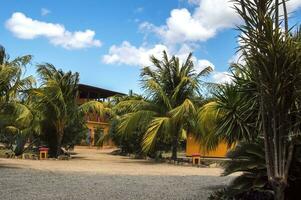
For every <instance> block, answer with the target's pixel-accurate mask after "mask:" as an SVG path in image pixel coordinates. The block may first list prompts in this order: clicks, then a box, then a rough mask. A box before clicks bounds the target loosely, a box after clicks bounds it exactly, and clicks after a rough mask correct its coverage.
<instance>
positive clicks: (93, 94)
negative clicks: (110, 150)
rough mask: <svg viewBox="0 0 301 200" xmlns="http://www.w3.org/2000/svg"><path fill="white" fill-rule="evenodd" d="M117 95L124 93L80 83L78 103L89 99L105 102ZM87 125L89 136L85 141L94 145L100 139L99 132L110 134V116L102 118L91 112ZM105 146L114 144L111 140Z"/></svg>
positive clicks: (87, 117)
mask: <svg viewBox="0 0 301 200" xmlns="http://www.w3.org/2000/svg"><path fill="white" fill-rule="evenodd" d="M115 95H124V94H122V93H119V92H115V91H111V90H106V89H103V88H98V87H94V86H90V85H84V84H79V85H78V97H77V103H78V104H79V105H81V104H83V103H86V102H88V101H92V100H93V101H101V102H105V101H108V100H109V99H110V97H112V96H115ZM86 125H87V127H88V134H87V138H86V140H85V141H83V143H85V144H87V145H90V146H94V145H95V143H96V142H97V140H98V135H97V133H101V134H108V133H109V129H110V126H109V123H108V118H100V117H99V116H98V115H96V114H93V113H90V114H88V115H86ZM104 146H105V147H109V146H113V143H112V142H111V141H109V142H107V143H106V144H104Z"/></svg>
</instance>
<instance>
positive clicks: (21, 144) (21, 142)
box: [14, 136, 27, 156]
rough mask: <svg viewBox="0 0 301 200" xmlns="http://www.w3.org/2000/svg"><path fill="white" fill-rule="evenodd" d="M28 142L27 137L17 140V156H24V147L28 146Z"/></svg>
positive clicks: (20, 137) (19, 137)
mask: <svg viewBox="0 0 301 200" xmlns="http://www.w3.org/2000/svg"><path fill="white" fill-rule="evenodd" d="M26 141H27V137H24V136H18V138H17V146H16V149H15V151H14V153H15V155H16V156H19V155H21V154H23V152H24V146H25V144H26Z"/></svg>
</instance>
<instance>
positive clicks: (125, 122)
mask: <svg viewBox="0 0 301 200" xmlns="http://www.w3.org/2000/svg"><path fill="white" fill-rule="evenodd" d="M150 59H151V61H152V64H153V65H152V66H148V67H144V68H143V69H142V71H141V84H142V88H143V89H144V91H145V95H146V96H145V97H144V98H143V99H140V100H128V101H122V102H120V103H119V104H117V109H127V112H128V113H127V114H125V115H123V116H122V118H121V122H120V125H119V132H120V133H121V134H125V135H126V134H131V133H132V132H133V131H134V130H136V129H137V128H140V129H141V130H142V131H143V132H144V137H143V142H142V147H143V150H144V151H146V152H147V151H150V150H151V149H153V148H154V147H155V146H156V143H157V142H158V141H160V140H161V141H162V140H168V141H171V146H172V159H177V151H178V145H179V140H180V139H181V138H183V136H185V135H186V133H187V132H189V133H195V132H194V130H193V128H194V125H195V124H194V122H195V121H194V119H195V114H196V106H197V105H199V104H200V103H201V102H202V96H201V94H200V92H199V91H200V89H201V80H200V79H201V78H202V77H204V76H206V75H208V73H210V72H211V71H212V69H211V67H206V68H205V69H203V70H202V71H201V72H196V71H195V69H194V65H193V61H192V54H189V56H188V57H187V59H186V60H185V61H184V62H183V63H182V64H181V62H180V60H179V58H177V57H175V56H173V57H172V58H168V55H167V53H166V52H165V51H164V52H163V58H162V60H159V59H157V58H156V57H154V56H151V58H150Z"/></svg>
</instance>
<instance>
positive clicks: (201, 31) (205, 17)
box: [140, 0, 239, 44]
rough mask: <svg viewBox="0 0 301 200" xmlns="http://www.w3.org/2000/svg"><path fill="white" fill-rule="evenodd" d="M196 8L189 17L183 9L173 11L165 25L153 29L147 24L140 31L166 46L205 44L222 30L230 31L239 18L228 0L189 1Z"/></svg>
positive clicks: (187, 12) (187, 11) (188, 13)
mask: <svg viewBox="0 0 301 200" xmlns="http://www.w3.org/2000/svg"><path fill="white" fill-rule="evenodd" d="M191 2H193V3H194V4H196V3H197V4H198V6H197V8H195V9H194V11H193V12H192V13H191V12H189V10H187V9H186V8H183V9H173V10H172V11H171V13H170V17H169V18H168V19H167V20H166V24H165V25H162V26H155V25H153V24H151V23H149V22H144V23H142V24H141V26H140V29H142V30H147V31H152V32H155V33H156V34H157V35H159V36H160V38H162V39H163V41H164V42H165V43H167V44H174V43H182V42H198V41H206V40H208V39H210V38H212V37H214V36H215V35H216V33H217V32H218V31H220V30H222V29H225V28H229V27H233V26H234V25H235V23H238V22H239V17H238V15H237V14H236V13H235V11H234V10H233V3H232V2H230V1H229V0H200V1H196V0H193V1H191Z"/></svg>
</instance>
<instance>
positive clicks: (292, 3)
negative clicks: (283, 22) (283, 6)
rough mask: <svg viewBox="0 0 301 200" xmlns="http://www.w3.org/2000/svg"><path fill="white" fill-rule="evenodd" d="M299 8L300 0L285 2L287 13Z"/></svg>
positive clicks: (300, 5)
mask: <svg viewBox="0 0 301 200" xmlns="http://www.w3.org/2000/svg"><path fill="white" fill-rule="evenodd" d="M300 7H301V0H290V1H288V2H287V10H288V12H294V11H295V10H297V9H298V8H300Z"/></svg>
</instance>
